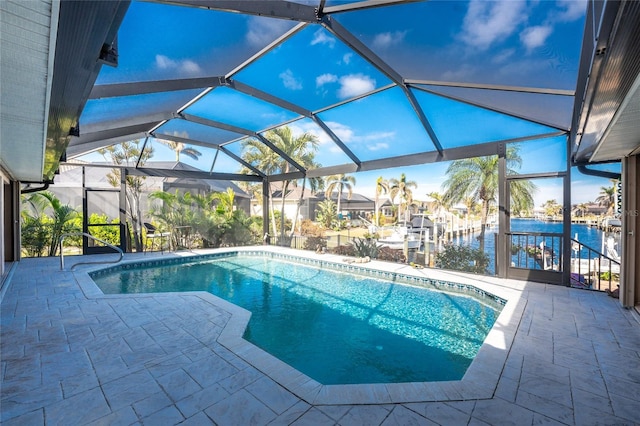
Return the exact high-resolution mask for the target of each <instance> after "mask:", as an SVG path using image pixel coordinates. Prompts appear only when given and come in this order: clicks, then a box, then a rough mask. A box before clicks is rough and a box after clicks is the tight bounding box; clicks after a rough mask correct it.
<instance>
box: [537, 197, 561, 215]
mask: <svg viewBox="0 0 640 426" xmlns="http://www.w3.org/2000/svg"><path fill="white" fill-rule="evenodd" d="M542 208H543V209H544V214H545V215H547V216H551V217H554V216H557V215H559V214H561V213H562V206H561V205H560V204H558V202H557V201H556V200H547V201H545V202H544V204H542Z"/></svg>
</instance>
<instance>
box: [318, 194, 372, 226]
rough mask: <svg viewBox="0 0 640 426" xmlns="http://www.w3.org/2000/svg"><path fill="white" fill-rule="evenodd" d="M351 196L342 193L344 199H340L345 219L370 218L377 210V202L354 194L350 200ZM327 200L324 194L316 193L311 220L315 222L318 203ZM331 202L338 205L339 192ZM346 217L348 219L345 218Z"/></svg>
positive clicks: (332, 196)
mask: <svg viewBox="0 0 640 426" xmlns="http://www.w3.org/2000/svg"><path fill="white" fill-rule="evenodd" d="M348 196H349V194H348V193H347V192H343V193H342V197H340V210H342V212H341V213H342V215H343V218H350V219H359V218H366V219H367V220H369V219H368V218H370V217H371V215H373V212H374V210H375V201H374V200H372V199H370V198H368V197H365V196H364V195H361V194H357V193H355V192H354V193H352V194H351V198H350V199H349V198H348ZM325 199H326V197H325V194H324V192H318V193H316V196H315V199H312V200H310V203H309V204H310V205H309V210H310V212H311V214H312V217H310V219H311V220H315V211H316V208H317V206H318V203H320V202H322V201H324V200H325ZM329 199H330V200H331V201H333V202H334V203H336V204H337V203H338V191H335V192H333V193H332V194H331V197H329ZM345 216H346V217H345Z"/></svg>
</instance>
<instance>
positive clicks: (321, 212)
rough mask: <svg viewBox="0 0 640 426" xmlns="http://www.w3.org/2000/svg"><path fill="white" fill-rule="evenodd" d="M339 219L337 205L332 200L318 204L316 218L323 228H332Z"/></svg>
mask: <svg viewBox="0 0 640 426" xmlns="http://www.w3.org/2000/svg"><path fill="white" fill-rule="evenodd" d="M337 217H338V215H337V211H336V203H334V202H333V201H332V200H329V199H326V200H323V201H320V202H319V203H318V210H317V212H316V218H317V219H318V222H320V223H321V224H322V226H324V227H325V228H327V229H328V228H331V225H333V222H334V221H335V220H336V218H337Z"/></svg>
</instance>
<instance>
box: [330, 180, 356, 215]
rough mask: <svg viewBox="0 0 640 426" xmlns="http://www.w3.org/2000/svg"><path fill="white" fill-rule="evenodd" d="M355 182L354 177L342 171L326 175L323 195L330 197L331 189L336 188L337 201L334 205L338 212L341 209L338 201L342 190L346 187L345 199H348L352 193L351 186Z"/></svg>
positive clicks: (340, 199)
mask: <svg viewBox="0 0 640 426" xmlns="http://www.w3.org/2000/svg"><path fill="white" fill-rule="evenodd" d="M355 184H356V178H355V177H353V176H349V175H346V174H344V173H343V174H339V175H331V176H329V177H327V189H326V190H325V192H324V196H325V198H327V199H330V198H331V194H333V191H335V190H336V189H337V190H338V202H337V207H336V209H337V211H338V214H340V212H341V211H342V210H341V207H340V202H341V201H342V192H343V191H344V190H345V189H346V190H347V200H350V199H351V196H352V195H353V187H354V186H355Z"/></svg>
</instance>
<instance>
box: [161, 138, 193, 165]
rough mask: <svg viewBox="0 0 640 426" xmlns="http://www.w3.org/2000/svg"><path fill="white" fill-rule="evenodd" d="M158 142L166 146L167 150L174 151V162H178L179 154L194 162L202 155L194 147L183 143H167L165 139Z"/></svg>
mask: <svg viewBox="0 0 640 426" xmlns="http://www.w3.org/2000/svg"><path fill="white" fill-rule="evenodd" d="M158 142H160V143H161V144H163V145H166V146H168V147H169V148H171V150H172V151H175V153H176V162H179V161H180V154H184V155H186V156H187V157H189V158H192V159H194V160H197V159H198V158H200V156H201V155H202V153H201V152H200V151H198V150H197V149H195V148H194V147H192V146H189V145H187V144H185V143H183V142H176V141H168V140H165V139H158Z"/></svg>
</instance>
